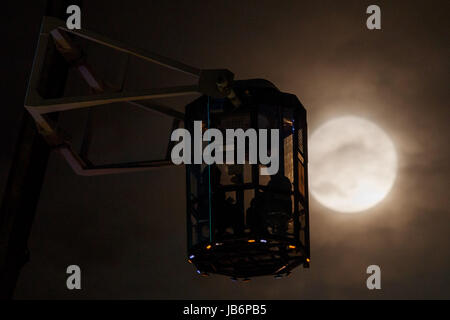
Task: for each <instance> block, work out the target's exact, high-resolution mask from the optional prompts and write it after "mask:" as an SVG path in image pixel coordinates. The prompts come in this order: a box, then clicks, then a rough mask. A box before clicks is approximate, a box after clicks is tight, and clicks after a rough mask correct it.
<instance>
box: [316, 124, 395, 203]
mask: <svg viewBox="0 0 450 320" xmlns="http://www.w3.org/2000/svg"><path fill="white" fill-rule="evenodd" d="M309 174H310V189H311V193H312V195H313V196H314V198H315V199H317V200H318V201H319V202H320V203H321V204H322V205H324V206H325V207H327V208H329V209H332V210H334V211H338V212H360V211H364V210H367V209H369V208H371V207H373V206H375V205H376V204H377V203H379V202H380V201H381V200H383V199H384V197H385V196H386V195H387V194H388V193H389V191H390V190H391V188H392V186H393V184H394V181H395V177H396V175H397V153H396V151H395V147H394V144H393V142H392V140H391V139H390V138H389V136H388V135H387V134H386V133H385V132H384V131H383V130H382V129H381V128H379V127H378V126H377V125H375V124H374V123H372V122H370V121H367V120H365V119H362V118H359V117H354V116H346V117H341V118H336V119H333V120H330V121H328V122H326V123H325V124H323V125H322V126H321V127H319V128H318V129H317V130H316V131H315V132H314V133H313V134H312V136H311V138H310V140H309Z"/></svg>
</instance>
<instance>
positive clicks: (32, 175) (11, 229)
mask: <svg viewBox="0 0 450 320" xmlns="http://www.w3.org/2000/svg"><path fill="white" fill-rule="evenodd" d="M71 4H76V5H79V6H81V1H77V0H70V1H65V0H64V1H50V0H49V1H47V3H46V8H45V15H46V16H54V17H57V18H61V19H64V18H65V16H66V8H67V6H69V5H71ZM49 48H50V49H51V52H48V54H49V55H53V57H52V59H48V60H47V61H51V64H49V65H48V68H47V70H48V74H46V75H45V76H43V77H42V79H43V80H45V81H44V82H43V83H42V85H41V86H40V87H39V91H40V94H41V95H42V96H43V97H46V98H56V97H60V96H61V95H62V94H63V92H64V87H65V82H66V79H67V71H68V65H67V63H66V62H65V61H64V59H63V58H62V57H61V56H59V53H57V52H56V49H55V48H54V45H53V46H49ZM21 107H22V106H21ZM53 120H56V116H54V119H53ZM49 153H50V148H49V146H48V145H47V143H46V142H45V141H44V139H43V137H42V136H41V135H40V134H39V132H38V130H37V128H36V126H35V123H34V120H33V119H32V117H31V116H30V115H29V113H28V112H24V116H23V120H22V124H21V129H20V134H19V138H18V141H17V143H16V148H15V153H14V155H13V159H12V166H11V169H10V171H9V175H8V181H7V185H6V188H5V191H4V195H3V199H2V205H1V208H0V299H11V298H12V297H13V294H14V289H15V287H16V283H17V279H18V277H19V275H20V270H21V268H22V266H23V265H24V263H26V261H27V260H28V245H27V243H28V238H29V235H30V231H31V226H32V224H33V220H34V217H35V212H36V207H37V204H38V201H39V195H40V191H41V188H42V183H43V180H44V176H45V170H46V167H47V162H48V157H49Z"/></svg>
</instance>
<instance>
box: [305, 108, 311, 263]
mask: <svg viewBox="0 0 450 320" xmlns="http://www.w3.org/2000/svg"><path fill="white" fill-rule="evenodd" d="M306 120H307V119H306V110H305V126H304V131H303V155H304V159H305V163H304V167H305V225H306V229H305V243H306V254H307V257H308V258H310V254H311V253H310V248H311V244H310V242H309V241H310V239H309V187H308V180H309V179H308V125H307V122H306Z"/></svg>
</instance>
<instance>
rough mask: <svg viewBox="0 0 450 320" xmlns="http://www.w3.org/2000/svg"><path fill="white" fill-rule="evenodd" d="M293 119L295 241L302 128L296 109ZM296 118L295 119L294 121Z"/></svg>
mask: <svg viewBox="0 0 450 320" xmlns="http://www.w3.org/2000/svg"><path fill="white" fill-rule="evenodd" d="M293 119H294V121H293V123H292V126H293V127H294V129H295V130H294V133H293V136H292V158H293V159H292V161H293V163H292V165H293V169H294V172H293V174H294V177H293V178H294V179H293V180H294V236H295V241H296V242H300V240H301V239H300V221H299V218H300V215H299V208H298V202H299V193H300V190H299V185H298V184H299V182H300V181H299V175H298V172H299V167H298V166H299V165H300V164H299V162H300V160H299V158H298V153H299V151H298V131H299V130H302V128H299V125H300V123H301V121H299V119H298V112H297V111H295V112H294V118H293ZM295 120H296V121H295ZM301 245H302V246H304V245H305V243H302V244H301Z"/></svg>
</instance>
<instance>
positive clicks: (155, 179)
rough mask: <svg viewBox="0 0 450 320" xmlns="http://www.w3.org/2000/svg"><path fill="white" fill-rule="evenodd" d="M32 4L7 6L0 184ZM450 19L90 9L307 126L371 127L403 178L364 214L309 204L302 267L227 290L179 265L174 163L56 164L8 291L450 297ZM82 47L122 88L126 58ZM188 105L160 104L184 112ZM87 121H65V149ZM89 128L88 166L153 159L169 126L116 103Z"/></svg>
mask: <svg viewBox="0 0 450 320" xmlns="http://www.w3.org/2000/svg"><path fill="white" fill-rule="evenodd" d="M375 3H376V4H378V5H380V7H381V10H382V30H381V31H369V30H367V28H366V26H365V20H366V14H365V10H366V8H367V6H368V5H370V4H375ZM42 6H43V1H33V2H27V8H26V9H25V7H24V6H20V5H19V4H17V3H16V4H15V5H14V7H11V8H7V9H5V13H6V16H5V18H4V19H3V23H4V24H5V25H7V26H8V28H2V31H1V32H2V37H4V38H6V39H7V43H8V47H7V50H6V51H8V53H9V54H8V56H7V57H5V58H3V59H2V60H3V61H2V63H6V65H5V67H2V70H6V74H5V72H3V77H2V80H1V81H2V86H1V88H2V90H5V89H6V91H7V92H6V93H4V94H3V97H4V99H5V100H4V103H3V108H2V109H3V113H2V116H1V117H0V121H1V122H0V125H1V128H2V135H1V138H0V143H1V147H2V153H1V154H0V183H1V184H0V187H1V188H3V187H4V184H5V181H6V176H7V171H8V168H9V165H10V161H11V154H12V149H13V145H14V144H13V141H15V138H16V135H17V127H18V124H19V123H20V121H19V119H20V114H21V112H22V106H23V97H24V94H25V88H26V83H27V79H28V75H29V70H30V68H31V63H32V57H33V50H34V47H35V44H36V39H37V35H38V30H39V24H40V19H41V12H42ZM7 7H8V5H7ZM449 9H450V6H449V2H448V1H377V2H372V1H308V2H307V1H268V0H262V1H261V0H259V1H249V0H246V1H210V0H209V1H206V0H205V1H203V0H202V1H198V0H195V1H192V0H190V1H176V2H175V1H137V0H128V1H120V2H119V1H114V2H112V1H86V5H85V6H84V8H83V21H82V26H83V27H84V28H88V29H92V30H94V31H96V32H98V33H101V34H104V35H106V36H108V37H110V38H113V39H117V40H120V41H124V42H127V43H129V44H132V45H135V46H137V47H142V48H144V49H147V50H150V51H155V52H158V53H160V54H163V55H166V56H169V57H172V58H174V59H177V60H180V61H183V62H185V63H187V64H190V65H193V66H196V67H199V68H228V69H230V70H232V71H233V72H234V73H235V75H236V78H237V79H246V78H266V79H268V80H270V81H272V82H273V83H275V84H276V85H277V87H278V88H280V90H282V91H284V92H290V93H294V94H296V95H297V96H298V97H299V99H300V100H301V101H302V103H303V104H304V105H305V107H306V108H307V110H308V122H309V129H310V132H312V131H313V130H314V129H315V128H317V127H318V126H319V125H320V124H322V123H323V122H324V121H326V120H328V119H331V118H334V117H336V116H340V115H357V116H361V117H364V118H367V119H370V120H372V121H373V122H374V123H376V124H377V125H379V126H380V127H381V128H383V129H384V130H385V131H386V132H387V133H388V134H389V136H390V137H391V138H392V139H393V141H394V143H395V145H396V149H397V152H398V157H399V171H398V175H397V179H396V182H395V185H394V187H393V189H392V191H391V192H390V193H389V195H388V196H387V197H386V198H385V199H384V200H383V201H382V202H381V203H380V204H379V205H377V206H376V207H374V208H373V209H370V210H368V211H367V212H364V213H361V214H359V215H354V214H352V215H345V214H338V213H335V212H332V211H330V210H328V209H326V208H324V207H322V206H321V205H320V204H319V203H318V202H316V201H315V200H314V199H313V198H312V197H311V205H310V215H311V259H312V263H311V268H310V269H309V270H308V269H301V268H298V269H296V270H295V271H294V272H293V274H292V275H291V277H290V278H288V279H283V280H279V281H275V280H273V278H271V277H268V278H260V279H254V280H253V281H251V282H250V283H232V282H231V281H229V279H227V278H225V277H221V276H213V277H210V278H209V279H204V278H199V277H197V275H196V274H195V272H194V270H193V269H192V266H191V265H189V264H188V263H187V262H186V260H185V247H186V245H185V200H184V198H185V197H184V192H185V181H184V178H185V176H184V169H183V168H182V167H178V168H168V169H162V170H159V171H150V172H144V173H133V174H128V175H114V176H103V177H89V178H87V177H80V176H76V175H75V174H74V173H73V172H72V171H71V170H70V168H69V167H68V166H67V164H66V163H65V162H64V161H63V160H62V159H61V158H60V157H59V156H58V155H57V154H53V155H52V156H51V159H50V162H49V167H48V171H47V175H46V179H45V184H44V187H43V191H42V195H41V200H40V203H39V208H38V212H37V218H36V222H35V224H34V228H33V231H32V235H31V238H30V242H29V246H30V250H31V260H30V262H29V263H28V264H27V265H26V267H25V268H24V269H23V272H22V276H21V278H20V280H19V283H18V288H17V292H16V297H17V298H38V299H47V298H49V299H54V298H63V299H79V298H88V299H91V298H93V299H101V298H119V299H122V298H125V299H133V298H138V299H141V298H153V299H164V298H169V299H171V298H178V299H184V298H192V299H209V298H215V299H222V298H226V299H314V298H319V299H328V298H336V299H371V298H375V299H380V298H381V299H401V298H412V299H416V298H447V299H448V298H450V275H449V270H450V254H449V253H450V241H449V240H450V238H449V231H450V230H449V225H450V203H449V189H450V185H449V181H450V157H449V156H450V151H449V148H448V141H449V140H450V129H449V125H448V123H449V122H448V121H449V119H450V112H449V106H448V101H449V100H450V96H449V90H448V83H449V70H450V68H449V59H448V57H449V46H448V32H449V24H448V10H449ZM90 48H91V47H90ZM92 50H93V53H92V56H91V58H92V61H94V62H97V63H98V68H97V70H98V73H100V74H103V75H105V77H107V78H108V79H110V80H111V82H113V83H114V82H117V79H119V78H120V75H121V74H122V72H123V66H124V59H123V56H120V55H116V56H111V55H109V56H108V57H107V58H105V57H102V56H101V54H102V53H104V52H106V51H99V50H96V49H95V48H92ZM3 51H5V47H4V50H3ZM3 53H5V52H3ZM3 53H2V54H3ZM130 66H131V69H130V70H131V71H130V75H129V78H130V80H129V83H128V84H127V87H128V88H141V89H142V88H148V87H154V86H160V85H166V84H178V83H184V82H186V81H188V83H189V81H191V83H192V80H191V79H189V78H187V79H184V78H182V77H179V76H178V75H177V74H174V73H171V72H166V73H163V70H161V69H160V68H147V67H146V66H145V64H143V63H142V62H138V61H132V63H131V65H130ZM72 80H73V83H74V88H75V89H74V90H76V88H77V87H76V86H77V85H76V83H75V82H76V79H75V78H74V77H73V79H72V78H71V81H72ZM5 101H6V102H5ZM186 101H189V99H187V100H186V99H184V100H182V99H179V100H174V101H164V103H166V104H171V105H172V106H175V107H177V108H178V109H180V110H181V109H182V108H183V105H184V103H185V102H186ZM85 116H86V113H85V112H84V111H76V112H68V113H66V114H64V115H63V117H62V120H61V123H62V125H64V126H66V127H67V128H68V130H69V131H70V132H72V131H73V136H74V140H75V141H76V140H77V139H79V135H77V133H76V129H79V128H81V125H80V124H81V123H82V122H83V121H84V119H85ZM94 120H95V121H96V125H97V127H98V128H99V129H98V131H96V132H95V140H94V146H93V148H94V149H95V151H93V159H94V160H96V161H98V162H101V161H107V160H109V159H114V160H131V159H137V158H141V159H142V157H146V156H149V157H157V156H158V155H159V154H161V152H162V151H163V150H164V147H165V146H164V143H165V141H164V139H161V137H164V138H165V137H168V133H169V121H168V120H167V119H165V118H162V117H159V116H155V115H153V114H146V113H145V112H143V111H140V110H136V109H132V108H131V109H130V108H129V107H124V106H123V105H120V104H118V105H113V106H111V107H101V108H98V109H96V110H95V112H94ZM70 264H77V265H79V266H80V267H81V269H82V276H83V278H82V286H83V289H82V290H81V291H76V292H75V291H69V290H67V289H66V286H65V282H66V273H65V270H66V267H67V266H68V265H70ZM371 264H377V265H379V266H380V267H381V270H382V290H379V291H375V290H374V291H369V290H368V289H367V288H366V284H365V283H366V278H367V275H366V273H365V270H366V268H367V266H368V265H371Z"/></svg>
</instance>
